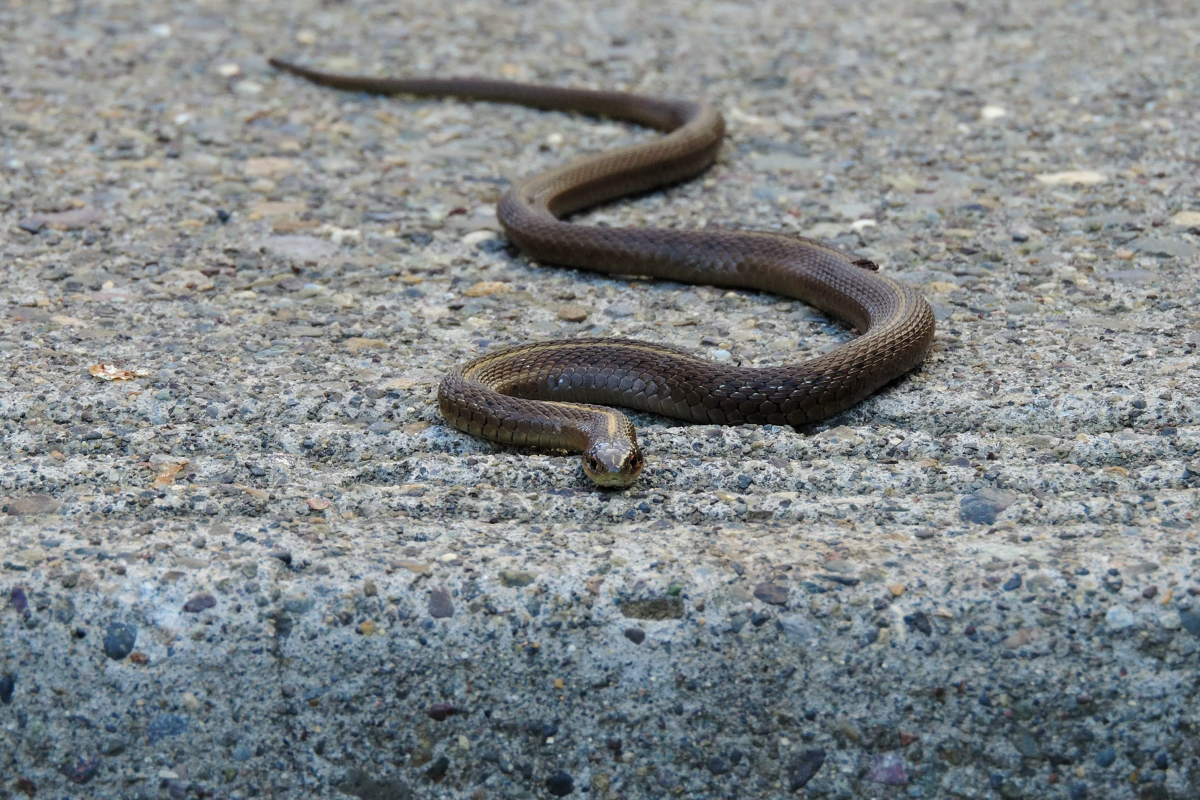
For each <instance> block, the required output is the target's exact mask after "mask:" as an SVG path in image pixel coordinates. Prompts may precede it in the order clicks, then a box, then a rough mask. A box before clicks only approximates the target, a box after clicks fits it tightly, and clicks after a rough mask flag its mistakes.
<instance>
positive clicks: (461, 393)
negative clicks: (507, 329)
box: [270, 59, 935, 488]
mask: <svg viewBox="0 0 1200 800" xmlns="http://www.w3.org/2000/svg"><path fill="white" fill-rule="evenodd" d="M270 63H271V64H272V65H273V66H275V67H276V68H278V69H281V70H284V71H287V72H290V73H292V74H295V75H298V76H300V77H303V78H306V79H308V80H310V81H313V82H314V83H317V84H320V85H323V86H329V87H332V88H336V89H343V90H347V91H357V92H369V93H373V94H381V95H394V94H410V95H416V96H425V97H430V96H449V97H459V98H463V99H475V100H485V101H494V102H500V103H515V104H518V105H525V106H530V107H533V108H540V109H546V110H558V111H575V112H582V113H585V114H590V115H594V116H601V117H611V118H615V119H621V120H626V121H629V122H634V123H638V124H641V125H645V126H647V127H650V128H654V129H656V130H659V131H662V132H663V133H665V134H666V135H665V136H663V137H661V138H659V139H655V140H652V141H648V142H643V143H641V144H636V145H632V146H629V147H624V148H620V149H616V150H610V151H605V152H601V153H597V154H595V155H591V156H587V157H584V158H581V159H578V160H576V161H573V162H571V163H568V164H565V165H563V166H560V167H556V168H554V169H550V170H547V171H545V172H542V173H539V174H536V175H533V176H531V177H529V178H526V179H524V180H522V181H519V182H517V183H516V184H515V185H514V186H513V187H512V188H511V189H510V190H509V191H508V192H507V193H506V194H505V195H504V197H503V198H502V199H501V200H500V203H499V204H498V206H497V210H496V215H497V218H498V219H499V221H500V224H501V225H502V226H503V228H504V230H505V232H506V233H507V235H508V238H509V239H510V241H512V242H513V244H515V245H516V246H517V247H518V248H519V249H520V250H521V251H522V252H523V253H525V254H526V255H527V256H529V257H530V258H533V259H536V260H538V261H540V262H543V263H548V264H558V265H562V266H568V267H575V268H579V269H587V270H593V271H597V272H603V273H608V274H637V275H646V276H649V277H653V278H661V279H666V280H671V281H677V282H680V283H692V284H709V285H713V286H721V287H726V288H746V289H757V290H760V291H766V292H771V293H774V294H778V295H782V296H785V297H790V298H793V299H797V300H800V301H802V302H805V303H808V304H809V305H812V306H815V307H817V308H819V309H821V310H823V311H825V312H828V313H830V314H832V315H833V316H835V317H838V318H839V319H842V320H844V321H846V322H847V323H849V324H850V325H852V326H853V327H855V328H857V329H858V330H860V331H862V335H861V336H858V337H856V338H854V339H852V340H851V341H849V342H847V343H845V344H843V345H842V346H840V347H838V348H837V349H835V350H833V351H831V352H828V353H825V354H823V355H820V356H817V357H815V358H812V359H809V360H807V361H803V362H800V363H799V364H793V365H783V366H778V367H736V366H730V365H723V364H718V363H716V362H712V361H707V360H705V359H703V358H700V357H697V356H696V355H694V354H691V353H688V352H686V351H682V350H679V349H677V348H674V347H670V346H668V345H659V344H653V343H649V342H637V341H630V340H622V339H605V338H601V339H590V340H573V341H558V342H541V343H536V344H529V345H521V346H518V347H515V348H509V349H507V350H505V351H501V352H499V353H493V354H487V355H484V356H480V357H479V358H476V359H474V360H472V361H470V362H468V363H466V364H464V365H461V366H460V367H458V368H456V369H455V370H452V371H451V372H450V373H449V374H447V376H446V377H445V379H443V381H442V382H441V385H440V386H439V388H438V406H439V409H440V410H441V413H442V416H443V417H444V418H445V419H446V420H447V422H449V423H450V424H451V425H453V426H454V427H456V428H458V429H460V430H462V431H465V432H467V433H470V434H473V435H476V436H481V437H484V438H486V439H490V440H492V441H495V442H499V443H502V444H515V445H529V446H533V447H538V448H545V449H552V450H567V451H571V452H578V453H581V454H582V459H583V468H584V472H585V474H587V476H588V477H589V479H590V480H591V481H592V482H593V483H594V484H595V485H597V486H602V487H617V488H619V487H621V486H628V485H630V484H632V483H633V482H634V481H635V480H636V479H637V477H638V475H639V474H640V473H641V470H642V467H643V463H644V460H643V458H642V455H641V450H640V448H639V446H638V443H637V435H636V432H635V431H634V428H633V425H632V424H631V423H630V422H629V419H628V417H626V416H625V414H623V413H622V412H620V411H618V410H616V409H614V408H610V407H609V406H620V407H625V408H631V409H638V410H643V411H650V412H654V413H658V414H663V415H666V416H669V417H674V418H677V419H682V420H687V421H692V422H701V423H717V424H724V425H740V424H744V423H750V424H763V423H767V424H779V425H792V426H798V425H804V424H808V423H812V422H817V421H819V420H821V419H825V418H827V417H830V416H832V415H834V414H837V413H839V412H841V411H843V410H845V409H847V408H850V407H851V406H853V405H854V404H856V403H858V402H860V401H861V400H863V399H864V398H866V397H867V396H869V395H870V394H871V393H872V392H874V391H876V390H877V389H879V388H880V387H882V386H883V385H885V384H887V383H889V382H891V381H892V380H895V379H896V378H898V377H899V376H901V375H903V374H905V373H906V372H908V371H909V370H911V369H913V368H914V367H915V366H917V365H918V364H919V363H921V361H922V360H923V359H924V357H925V355H926V353H927V352H928V350H929V348H930V346H931V344H932V342H933V334H934V326H935V322H934V316H933V311H932V309H931V308H930V307H929V303H928V302H927V301H926V300H925V298H924V297H922V296H921V295H920V294H919V293H918V292H917V291H916V290H915V289H913V288H911V287H909V286H907V285H906V284H904V283H901V282H900V281H897V280H894V279H893V278H890V277H888V276H886V275H882V274H880V273H879V271H878V266H877V265H876V264H875V263H874V262H872V261H869V260H866V259H857V260H855V259H854V257H852V256H848V255H846V254H845V253H843V252H841V251H839V250H836V249H834V248H832V247H830V246H828V245H826V244H823V243H821V242H816V241H812V240H808V239H804V238H802V237H791V236H787V235H783V234H779V233H770V232H749V231H729V230H711V229H705V230H699V231H696V230H683V229H654V228H601V227H591V226H586V225H577V224H573V223H570V222H564V221H563V220H562V219H561V217H564V216H566V215H569V214H571V213H573V212H575V211H578V210H581V209H583V208H587V207H589V206H593V205H596V204H598V203H602V202H605V201H608V200H612V199H615V198H617V197H622V196H626V195H633V194H638V193H640V192H645V191H648V190H651V189H655V188H658V187H661V186H665V185H667V184H671V183H676V182H679V181H682V180H686V179H688V178H691V177H694V176H695V175H697V174H699V173H700V172H703V171H704V170H705V169H707V168H708V167H709V166H710V165H711V164H712V162H713V161H714V160H715V159H716V156H717V153H718V151H719V150H720V148H721V144H722V142H723V140H724V135H725V122H724V119H723V118H722V117H721V115H720V114H719V113H718V112H717V111H716V109H714V108H713V107H712V106H711V105H709V104H707V103H703V102H695V101H691V100H671V99H665V98H660V97H652V96H648V95H639V94H633V93H629V92H617V91H603V90H590V89H569V88H563V87H557V86H544V85H534V84H523V83H511V82H507V81H493V80H489V79H483V78H372V77H365V76H347V75H332V74H329V73H324V72H318V71H316V70H310V69H307V68H305V67H300V66H297V65H294V64H290V63H287V62H284V61H280V60H278V59H271V61H270Z"/></svg>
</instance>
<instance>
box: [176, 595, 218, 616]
mask: <svg viewBox="0 0 1200 800" xmlns="http://www.w3.org/2000/svg"><path fill="white" fill-rule="evenodd" d="M216 604H217V598H215V597H213V596H212V595H211V594H209V593H208V592H201V593H200V594H198V595H196V596H195V597H193V598H192V599H191V600H188V601H187V602H186V603H184V604H183V610H184V611H185V612H186V613H188V614H199V613H200V612H201V611H203V610H205V609H206V608H212V607H213V606H215V605H216Z"/></svg>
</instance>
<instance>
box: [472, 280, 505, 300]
mask: <svg viewBox="0 0 1200 800" xmlns="http://www.w3.org/2000/svg"><path fill="white" fill-rule="evenodd" d="M511 288H512V287H511V286H509V285H508V284H507V283H505V282H504V281H480V282H479V283H477V284H475V285H474V286H471V287H468V288H467V289H464V290H463V294H465V295H466V296H467V297H485V296H487V295H489V294H503V293H504V292H507V291H508V290H509V289H511Z"/></svg>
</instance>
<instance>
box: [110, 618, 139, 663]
mask: <svg viewBox="0 0 1200 800" xmlns="http://www.w3.org/2000/svg"><path fill="white" fill-rule="evenodd" d="M136 642H137V628H134V627H133V626H132V625H125V624H124V623H120V622H114V623H113V624H111V625H109V626H108V628H107V629H106V630H105V632H104V654H105V655H106V656H108V657H109V658H111V659H112V660H113V661H120V660H121V659H123V658H126V657H127V656H128V655H129V654H130V653H132V652H133V646H134V644H135V643H136Z"/></svg>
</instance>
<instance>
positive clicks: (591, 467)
mask: <svg viewBox="0 0 1200 800" xmlns="http://www.w3.org/2000/svg"><path fill="white" fill-rule="evenodd" d="M645 463H646V460H645V459H644V458H642V451H641V448H639V447H638V446H637V444H636V443H629V442H598V443H596V444H593V445H592V446H591V447H589V448H588V449H587V450H586V451H584V453H583V471H584V472H586V473H587V476H588V477H589V478H591V479H592V482H593V483H595V484H596V485H597V486H605V487H618V488H619V487H623V486H628V485H630V484H631V483H633V482H634V481H635V480H637V476H638V475H639V474H641V471H642V467H643V466H645Z"/></svg>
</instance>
